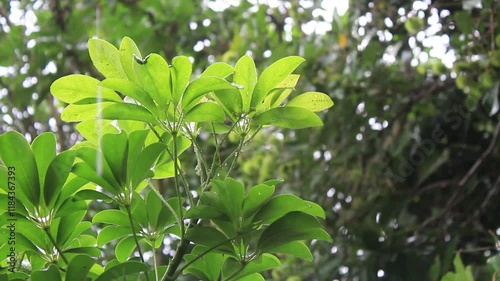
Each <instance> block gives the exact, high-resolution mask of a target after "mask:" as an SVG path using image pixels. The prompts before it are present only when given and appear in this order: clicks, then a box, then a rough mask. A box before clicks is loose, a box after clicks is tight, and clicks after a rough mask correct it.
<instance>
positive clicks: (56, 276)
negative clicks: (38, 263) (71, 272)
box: [31, 265, 61, 281]
mask: <svg viewBox="0 0 500 281" xmlns="http://www.w3.org/2000/svg"><path fill="white" fill-rule="evenodd" d="M47 280H50V281H60V280H61V272H59V269H57V266H55V265H50V266H49V267H48V268H47V269H44V270H38V271H34V272H33V273H32V274H31V281H47Z"/></svg>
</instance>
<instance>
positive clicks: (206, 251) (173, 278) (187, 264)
mask: <svg viewBox="0 0 500 281" xmlns="http://www.w3.org/2000/svg"><path fill="white" fill-rule="evenodd" d="M233 239H234V238H233ZM233 239H227V240H225V241H222V242H220V243H219V244H217V245H214V246H212V247H210V248H208V249H207V250H205V251H204V252H202V253H201V254H200V255H199V256H197V257H196V258H194V259H192V260H191V261H189V262H188V263H186V264H185V265H183V266H182V267H181V268H180V269H179V271H178V272H177V273H176V274H174V276H172V280H175V279H176V278H177V277H178V276H179V274H181V273H182V271H183V270H184V269H186V268H188V267H189V266H190V265H191V264H193V263H194V262H196V261H197V260H199V259H201V258H202V257H204V256H205V255H206V254H208V253H210V252H211V251H213V250H215V249H217V248H219V247H220V246H222V245H224V244H226V243H227V242H230V241H231V240H233Z"/></svg>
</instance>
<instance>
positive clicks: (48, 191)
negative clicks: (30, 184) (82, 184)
mask: <svg viewBox="0 0 500 281" xmlns="http://www.w3.org/2000/svg"><path fill="white" fill-rule="evenodd" d="M74 161H75V151H74V150H67V151H64V152H62V153H60V154H59V155H57V156H56V157H55V158H54V160H52V162H51V163H50V165H49V167H48V169H47V174H46V176H45V182H44V184H43V186H44V188H43V193H44V194H43V195H44V199H45V204H46V206H48V207H52V206H54V204H55V203H56V199H57V197H58V196H59V193H60V191H61V190H62V188H63V186H64V183H66V180H67V179H68V176H69V173H70V171H71V169H72V167H73V162H74Z"/></svg>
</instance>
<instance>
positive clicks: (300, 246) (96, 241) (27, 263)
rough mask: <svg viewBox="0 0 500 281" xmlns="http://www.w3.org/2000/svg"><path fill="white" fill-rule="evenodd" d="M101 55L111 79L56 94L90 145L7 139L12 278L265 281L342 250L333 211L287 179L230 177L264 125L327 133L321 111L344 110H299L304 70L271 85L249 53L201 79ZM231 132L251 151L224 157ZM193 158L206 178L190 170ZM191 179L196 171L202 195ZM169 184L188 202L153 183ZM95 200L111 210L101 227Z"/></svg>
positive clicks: (277, 66)
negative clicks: (289, 261)
mask: <svg viewBox="0 0 500 281" xmlns="http://www.w3.org/2000/svg"><path fill="white" fill-rule="evenodd" d="M88 46H89V52H90V57H91V59H92V62H93V64H94V66H95V67H96V68H97V70H98V71H99V72H100V73H101V74H102V75H103V76H104V79H103V80H102V81H99V80H97V79H95V78H92V77H89V76H84V75H80V74H74V75H69V76H65V77H62V78H60V79H58V80H56V81H55V82H54V83H53V84H52V86H51V92H52V94H53V95H54V96H55V97H56V98H57V99H59V100H60V101H62V102H64V103H66V104H67V106H66V107H65V109H64V111H63V112H62V115H61V118H62V119H63V120H64V121H67V122H77V123H78V124H76V129H77V130H78V131H79V133H80V134H81V135H82V136H83V137H84V139H85V140H84V141H83V142H80V143H78V144H76V145H75V146H73V147H72V148H70V149H69V150H67V151H63V152H60V153H57V150H56V138H55V136H54V134H53V133H44V134H41V135H39V136H37V137H36V138H35V139H34V140H33V142H31V144H30V143H28V141H27V140H26V139H25V138H24V137H23V136H22V135H21V134H20V133H18V132H15V131H10V132H7V133H4V134H3V135H1V136H0V159H1V162H2V163H3V165H1V166H0V203H1V206H2V207H1V210H2V211H1V215H0V225H1V226H2V228H1V235H2V237H1V239H2V240H1V241H2V243H1V244H0V245H1V246H0V256H1V257H2V262H1V264H0V265H1V268H2V271H1V272H0V280H28V279H29V280H33V281H42V280H43V281H45V280H51V281H58V280H71V281H84V280H95V281H108V280H148V281H153V280H155V281H158V280H178V279H179V278H180V277H181V276H186V275H193V276H194V277H195V278H196V279H198V280H211V281H216V280H225V281H228V280H264V278H263V277H262V275H261V273H263V272H264V271H266V270H269V269H272V268H275V267H279V266H280V265H281V263H280V259H279V258H278V257H283V256H284V255H293V256H296V257H299V258H303V259H305V260H309V261H312V254H311V252H310V250H309V248H308V246H307V244H306V243H305V241H307V240H310V239H319V240H325V241H331V238H330V236H329V235H328V234H327V233H326V232H325V230H324V229H323V227H322V225H321V219H324V217H325V213H324V211H323V210H322V209H321V207H319V206H318V205H317V204H315V203H313V202H309V201H306V200H303V199H301V198H299V197H297V196H294V195H290V194H281V195H276V194H275V186H276V185H277V184H279V183H280V180H269V181H266V182H263V183H261V184H258V185H255V186H251V187H248V186H244V184H243V183H242V182H240V181H238V180H237V179H235V178H231V177H230V175H231V172H232V171H233V168H234V165H235V162H236V160H237V158H238V156H239V154H240V152H241V150H242V148H243V147H244V146H245V144H247V143H248V142H250V141H251V140H252V138H253V137H254V136H255V135H256V134H257V133H258V132H259V131H260V130H261V129H262V128H263V127H267V126H276V127H283V128H292V129H300V128H306V127H314V126H321V125H322V122H321V119H320V118H319V117H318V115H317V114H316V113H315V112H319V111H322V110H325V109H327V108H329V107H331V106H332V105H333V102H332V101H331V99H330V98H329V97H328V96H327V95H325V94H323V93H318V92H307V93H303V94H301V95H298V96H296V97H295V98H292V99H290V98H289V97H290V94H291V93H292V91H293V90H294V87H295V86H296V84H297V81H298V79H299V75H298V74H294V73H293V72H294V71H295V69H296V68H297V67H298V66H299V65H300V64H301V63H302V62H303V61H304V59H303V58H301V57H297V56H290V57H285V58H283V59H281V60H278V61H276V62H274V63H273V64H271V65H270V66H269V67H268V68H267V69H265V70H264V71H262V73H261V74H260V75H257V71H256V68H255V64H254V61H253V59H252V58H251V57H250V56H246V55H245V56H243V57H242V58H240V59H239V60H238V61H237V63H236V64H235V66H231V65H229V64H226V63H222V62H218V63H214V64H212V65H211V66H209V67H208V68H207V69H206V70H205V71H204V72H203V73H202V74H201V75H200V76H199V77H197V78H192V76H191V74H192V73H191V72H192V64H191V62H190V60H189V59H188V58H187V57H184V56H178V57H175V58H173V59H172V61H171V62H170V64H169V63H168V62H167V61H166V60H165V59H164V58H163V57H161V56H160V55H158V54H150V55H148V56H144V57H143V56H142V54H141V52H140V51H139V49H138V48H137V46H136V44H135V43H134V42H133V41H132V40H131V39H130V38H128V37H125V38H123V40H122V42H121V44H120V47H119V49H117V48H115V47H114V46H113V45H111V44H110V43H108V42H106V41H103V40H100V39H91V40H90V41H89V44H88ZM201 133H203V134H205V135H208V136H209V137H208V140H209V141H211V142H213V147H211V149H210V151H205V150H206V149H205V150H204V149H203V147H206V146H202V145H201V143H200V141H201V138H199V136H200V134H201ZM230 134H231V135H232V136H236V139H237V142H238V144H237V146H236V149H235V150H234V151H233V152H232V153H230V154H223V153H221V147H222V146H223V145H224V144H225V143H227V142H228V141H229V135H230ZM205 139H207V137H205ZM232 139H234V137H232ZM182 153H192V155H193V157H195V159H196V161H197V166H196V167H192V168H191V167H186V166H183V163H182V162H181V161H180V158H179V156H180V155H181V154H182ZM186 169H196V175H198V177H199V179H198V181H197V184H195V185H193V184H192V182H193V181H189V180H188V179H187V178H186V174H187V173H186V172H185V171H186ZM193 174H194V173H193ZM164 178H171V180H170V181H169V182H171V183H172V184H171V185H170V186H169V188H171V189H172V192H170V194H174V195H175V196H170V197H167V196H166V195H165V194H162V193H161V192H160V191H159V190H158V189H157V188H156V187H155V185H154V184H153V183H154V181H155V180H157V179H164ZM190 183H191V184H190ZM193 194H195V195H199V196H194V195H193ZM93 201H99V202H105V203H107V205H106V206H110V207H109V208H107V209H105V210H102V211H99V212H98V213H97V214H95V215H94V216H93V217H92V218H91V221H89V220H88V219H86V218H85V215H86V214H87V211H88V210H89V204H90V203H91V202H93ZM4 207H5V208H4ZM166 238H168V239H166ZM4 241H5V242H6V243H3V242H4ZM165 241H174V242H175V243H172V244H169V245H165V243H166V242H165ZM171 245H175V246H176V249H175V254H172V256H171V258H170V260H168V262H165V264H158V263H157V258H156V256H155V255H156V253H157V252H158V249H163V248H164V247H166V246H168V247H170V246H171ZM110 251H114V254H111V253H112V252H110ZM104 253H107V254H106V255H104ZM146 254H147V255H146ZM151 256H152V258H148V257H151ZM6 257H7V258H6Z"/></svg>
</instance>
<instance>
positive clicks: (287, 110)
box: [254, 107, 323, 129]
mask: <svg viewBox="0 0 500 281" xmlns="http://www.w3.org/2000/svg"><path fill="white" fill-rule="evenodd" d="M254 121H255V123H257V124H259V125H274V126H277V127H283V128H289V129H301V128H307V127H317V126H322V125H323V122H322V121H321V118H319V117H318V115H316V114H315V113H313V112H311V111H309V110H307V109H304V108H300V107H277V108H272V109H269V110H267V111H265V112H263V113H262V114H259V115H257V116H255V117H254Z"/></svg>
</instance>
